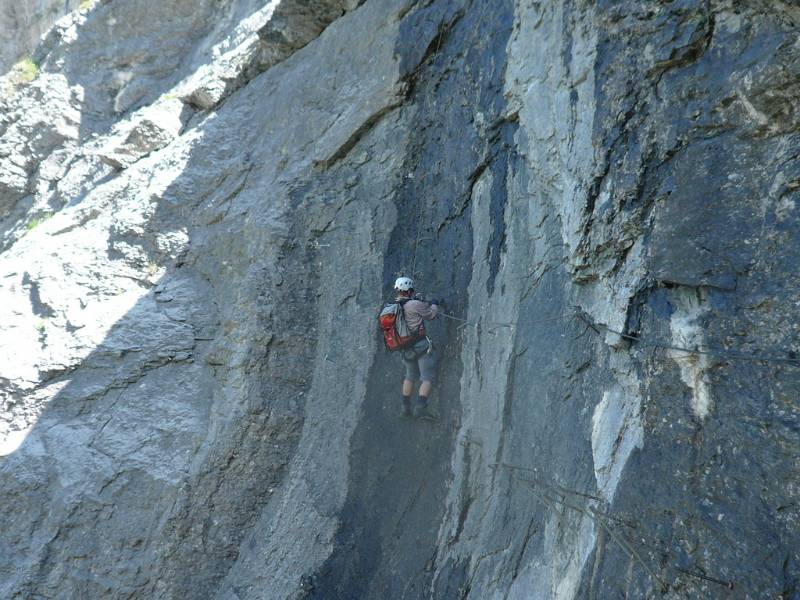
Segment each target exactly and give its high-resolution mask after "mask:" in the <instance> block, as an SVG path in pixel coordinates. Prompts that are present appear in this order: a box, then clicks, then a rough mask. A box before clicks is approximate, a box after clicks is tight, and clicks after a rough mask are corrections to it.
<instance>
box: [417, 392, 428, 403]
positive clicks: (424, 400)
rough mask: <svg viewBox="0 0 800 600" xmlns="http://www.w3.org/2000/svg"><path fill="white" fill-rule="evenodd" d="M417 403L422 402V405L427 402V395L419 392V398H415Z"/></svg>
mask: <svg viewBox="0 0 800 600" xmlns="http://www.w3.org/2000/svg"><path fill="white" fill-rule="evenodd" d="M417 403H418V404H422V405H426V404H428V397H427V396H423V395H422V394H420V395H419V398H418V399H417Z"/></svg>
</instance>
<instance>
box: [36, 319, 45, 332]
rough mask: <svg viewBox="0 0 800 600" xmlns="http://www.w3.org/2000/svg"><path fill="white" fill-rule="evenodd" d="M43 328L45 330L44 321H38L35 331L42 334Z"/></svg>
mask: <svg viewBox="0 0 800 600" xmlns="http://www.w3.org/2000/svg"><path fill="white" fill-rule="evenodd" d="M44 328H45V322H44V321H41V320H40V321H39V322H38V323H36V331H38V332H39V333H44Z"/></svg>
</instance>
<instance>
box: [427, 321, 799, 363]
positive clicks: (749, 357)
mask: <svg viewBox="0 0 800 600" xmlns="http://www.w3.org/2000/svg"><path fill="white" fill-rule="evenodd" d="M438 314H440V315H441V316H443V317H444V318H446V319H450V320H452V321H458V322H460V323H462V326H467V325H470V326H472V327H479V326H480V325H481V323H477V322H474V321H469V320H467V319H462V318H461V317H456V316H454V315H450V314H447V313H445V312H439V313H438ZM568 317H570V318H575V317H577V318H579V319H581V320H582V321H583V322H584V323H586V325H587V327H588V328H589V329H591V330H592V331H594V332H595V333H599V330H600V329H603V330H605V331H608V332H609V333H613V334H615V335H618V336H620V337H621V338H622V339H625V340H628V341H631V342H636V343H638V344H639V345H640V346H642V347H645V348H661V349H663V350H673V351H677V352H686V353H688V354H700V355H705V356H717V357H723V358H729V359H731V360H746V361H753V362H774V363H783V364H788V365H794V366H800V358H791V357H783V356H777V355H774V354H762V353H751V354H745V353H743V352H732V351H730V350H723V349H719V348H708V349H703V350H701V349H700V348H685V347H683V346H675V345H673V344H666V343H662V342H650V341H647V340H646V339H644V338H642V337H641V336H636V335H631V334H629V333H624V332H622V331H617V330H616V329H612V328H611V327H608V326H607V325H604V324H602V323H593V322H591V321H590V320H589V319H588V317H587V316H586V315H585V314H583V313H582V312H581V311H578V310H575V311H573V312H566V313H562V314H560V315H556V316H554V317H548V318H544V319H534V320H528V321H526V323H528V324H530V325H536V324H538V323H550V322H553V321H559V320H561V319H566V318H568ZM482 324H483V325H486V326H488V327H489V328H499V327H508V328H509V329H512V330H513V329H514V324H513V323H501V322H497V321H483V322H482ZM777 351H778V352H784V353H785V354H791V353H790V352H788V351H786V350H777Z"/></svg>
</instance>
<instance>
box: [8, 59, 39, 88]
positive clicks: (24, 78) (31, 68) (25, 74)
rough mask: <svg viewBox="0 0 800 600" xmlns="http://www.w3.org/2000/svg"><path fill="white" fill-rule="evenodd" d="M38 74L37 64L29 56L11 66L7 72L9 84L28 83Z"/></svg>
mask: <svg viewBox="0 0 800 600" xmlns="http://www.w3.org/2000/svg"><path fill="white" fill-rule="evenodd" d="M38 76H39V65H38V64H36V61H35V60H33V59H32V58H31V57H30V56H26V57H25V58H23V59H22V60H21V61H19V62H18V63H17V64H15V65H14V66H13V67H11V71H10V72H9V74H8V78H9V80H10V81H11V84H12V85H14V86H17V85H21V84H23V83H30V82H31V81H33V80H34V79H36V78H37V77H38Z"/></svg>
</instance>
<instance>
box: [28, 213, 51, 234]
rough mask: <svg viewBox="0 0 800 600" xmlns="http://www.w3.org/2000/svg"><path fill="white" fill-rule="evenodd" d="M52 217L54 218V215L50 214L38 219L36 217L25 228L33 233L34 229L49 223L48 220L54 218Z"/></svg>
mask: <svg viewBox="0 0 800 600" xmlns="http://www.w3.org/2000/svg"><path fill="white" fill-rule="evenodd" d="M52 216H53V215H52V214H50V213H47V214H44V215H41V216H38V217H34V218H32V219H31V220H30V221H28V223H27V225H25V228H26V229H27V230H28V231H33V230H34V229H36V228H37V227H38V226H39V225H41V224H42V223H44V222H45V221H47V219H49V218H50V217H52Z"/></svg>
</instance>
